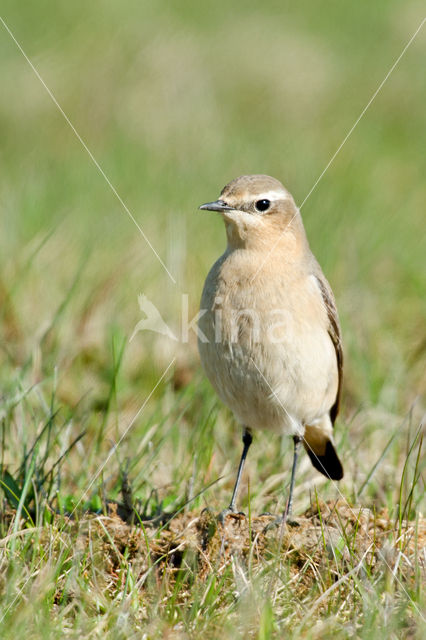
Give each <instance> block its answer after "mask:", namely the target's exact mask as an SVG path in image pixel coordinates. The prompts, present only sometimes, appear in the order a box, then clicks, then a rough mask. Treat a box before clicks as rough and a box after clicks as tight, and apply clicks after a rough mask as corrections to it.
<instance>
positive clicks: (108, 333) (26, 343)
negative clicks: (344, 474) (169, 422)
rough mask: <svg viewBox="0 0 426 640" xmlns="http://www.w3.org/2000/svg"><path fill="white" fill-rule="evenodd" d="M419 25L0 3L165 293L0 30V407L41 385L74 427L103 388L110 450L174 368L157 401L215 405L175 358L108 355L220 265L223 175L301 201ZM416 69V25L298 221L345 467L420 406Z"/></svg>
mask: <svg viewBox="0 0 426 640" xmlns="http://www.w3.org/2000/svg"><path fill="white" fill-rule="evenodd" d="M423 13H424V6H423V5H422V4H421V3H420V2H417V1H415V2H396V1H391V2H389V1H386V2H385V1H379V2H375V3H367V2H361V3H343V2H337V1H335V2H329V3H327V4H326V5H325V4H324V3H313V2H307V1H303V0H302V1H301V2H298V3H291V2H273V1H270V0H266V1H265V2H263V3H261V4H260V3H257V2H251V1H249V2H247V1H244V2H242V1H234V2H214V3H200V2H195V1H183V0H180V1H179V2H176V1H171V2H162V1H158V0H157V1H156V2H146V1H138V2H135V1H133V2H132V1H127V0H124V1H122V2H120V3H119V2H111V1H108V2H107V1H103V2H99V1H93V2H90V3H87V2H82V1H81V0H77V1H75V2H73V3H69V2H62V1H61V2H58V1H55V2H53V1H49V0H37V1H34V2H32V3H26V4H25V5H22V4H17V3H16V2H12V1H10V0H3V2H2V6H1V15H2V17H3V19H4V21H5V23H6V24H7V25H8V27H9V28H10V30H11V31H12V33H13V34H14V36H15V38H16V40H17V41H18V42H19V43H20V45H21V46H22V48H23V50H24V51H25V53H26V55H27V56H28V57H29V59H30V60H31V61H32V63H33V64H34V66H35V67H36V69H37V70H38V72H39V73H40V75H41V76H42V78H43V80H44V81H45V83H46V85H47V87H49V89H50V90H51V91H52V92H53V94H54V96H55V97H56V99H57V101H58V102H59V104H60V105H61V107H62V109H63V110H64V112H65V114H66V115H67V116H68V118H69V119H70V121H71V122H72V124H73V125H74V127H75V129H76V130H77V132H78V134H79V135H80V136H81V138H82V139H83V140H84V141H85V143H86V144H87V146H88V148H89V149H90V151H91V152H92V153H93V155H94V157H95V158H96V160H97V162H98V163H99V165H100V167H101V168H102V170H103V171H104V172H105V174H106V176H108V179H109V180H110V181H111V184H112V185H113V187H114V188H115V189H116V190H117V192H118V194H119V196H120V197H121V198H122V200H123V202H124V203H125V205H126V206H127V207H128V209H129V211H130V212H131V213H132V215H133V216H134V218H135V219H136V220H137V222H138V224H139V225H140V226H141V228H142V229H143V231H144V233H145V234H146V236H147V237H148V238H149V240H150V242H151V243H152V245H153V247H154V248H155V250H156V251H157V252H158V254H159V255H160V256H161V258H162V260H163V261H164V262H165V264H166V265H167V268H168V269H169V271H170V273H171V274H172V275H173V277H174V278H175V280H176V284H174V283H173V282H172V281H171V279H170V278H169V276H168V275H167V273H166V272H165V270H164V269H163V268H162V266H161V265H160V263H159V261H158V260H157V258H156V256H155V255H154V253H153V251H152V250H151V249H150V247H149V246H148V245H147V243H146V241H145V240H144V238H143V237H142V236H141V235H140V233H139V231H138V229H137V228H136V226H135V225H134V223H133V222H132V221H131V220H130V218H129V216H128V214H127V213H126V211H125V210H124V208H123V206H122V204H121V203H120V202H119V201H118V199H117V198H116V197H115V195H114V193H113V192H112V190H111V188H110V187H109V185H108V184H107V182H106V180H105V179H104V177H103V176H102V175H100V173H99V171H98V169H97V168H96V166H95V165H94V163H93V162H92V160H91V158H90V157H89V155H88V153H87V152H86V151H85V149H84V148H83V147H82V145H81V143H80V142H79V140H78V139H77V137H76V135H75V134H74V132H73V131H72V129H71V128H70V126H69V125H68V124H67V122H66V121H65V119H64V117H63V116H62V114H61V113H60V112H59V110H58V108H57V107H56V106H55V104H54V103H53V102H52V100H51V98H50V97H49V95H48V93H47V92H46V90H45V88H44V87H43V85H42V83H41V82H40V80H39V79H38V78H37V77H36V75H35V73H34V71H33V70H32V69H31V67H30V66H29V64H28V63H27V61H26V60H25V58H24V57H23V55H22V53H21V52H20V51H19V49H18V47H17V45H16V43H15V42H14V41H13V39H12V38H11V36H10V35H9V34H8V32H7V31H6V29H5V27H4V25H2V24H0V60H1V78H2V82H1V87H2V88H1V98H0V136H1V146H0V162H1V171H0V207H1V208H0V216H1V218H0V219H1V228H2V233H1V236H0V261H1V262H0V269H1V271H0V304H1V324H0V337H1V350H0V359H1V364H2V366H1V367H0V383H1V388H2V394H3V398H7V399H9V400H10V399H12V400H13V398H16V394H17V393H18V391H19V389H21V390H22V389H28V388H29V387H30V386H31V385H33V384H37V385H41V386H40V387H39V388H41V389H46V393H47V394H48V393H50V390H51V388H53V387H54V389H55V394H56V397H57V398H58V402H59V403H61V404H62V405H65V406H70V407H74V406H76V404H77V403H78V402H79V401H80V400H81V399H82V398H86V400H85V401H86V402H87V403H88V405H87V406H88V407H89V409H88V410H89V414H90V411H92V410H94V411H98V410H99V411H102V410H103V408H104V407H105V406H108V407H110V404H109V399H110V396H111V388H112V387H113V391H114V394H116V395H115V396H114V397H115V398H116V400H115V401H116V417H115V418H114V420H116V423H117V424H116V432H115V433H116V437H117V438H118V437H119V435H120V434H121V433H122V430H120V429H121V427H120V425H119V417H120V419H121V418H122V417H123V415H124V417H126V416H127V415H128V416H130V417H131V416H132V415H133V413H134V412H135V410H136V409H137V408H138V407H139V406H140V405H141V404H142V402H143V401H144V399H145V398H146V396H147V394H148V393H149V392H150V391H151V390H152V387H153V385H154V384H155V383H156V382H157V381H158V379H159V377H160V375H161V374H162V373H163V371H164V370H165V368H166V366H167V365H168V364H169V362H170V361H171V359H172V358H173V357H176V364H175V365H174V367H173V368H174V370H175V373H174V374H173V375H174V385H175V387H174V388H175V389H178V388H180V387H181V386H182V385H183V386H185V385H186V384H187V383H188V384H192V385H193V387H191V389H192V391H191V393H192V394H193V395H192V397H193V398H195V397H196V393H197V389H198V390H199V389H204V391H203V393H205V394H206V397H207V398H208V400H209V401H210V402H215V400H214V394H213V392H211V391H210V389H209V387H208V386H207V385H206V386H205V387H204V386H203V385H205V384H206V383H205V382H204V379H203V376H202V374H201V373H200V367H199V363H198V359H197V352H196V346H195V341H194V340H193V339H192V340H191V342H190V344H189V345H181V344H177V343H175V342H173V341H170V340H169V339H167V338H164V337H163V336H157V335H155V334H151V333H150V334H148V333H139V334H138V335H137V336H136V337H135V338H134V340H133V341H132V342H131V343H130V344H129V343H128V338H129V337H130V336H131V334H132V332H133V329H134V327H135V325H136V323H137V322H138V321H139V320H140V319H141V317H143V314H141V312H140V310H139V307H138V302H137V295H138V294H139V293H141V292H143V293H145V294H146V295H147V296H148V297H149V299H150V300H152V302H153V303H154V304H155V305H156V306H157V307H158V309H159V310H160V312H161V313H162V315H163V317H164V318H165V319H166V320H167V321H168V322H169V324H170V325H171V326H172V327H173V328H174V329H175V330H179V326H180V317H181V294H182V293H187V294H188V296H189V298H188V299H189V313H190V317H192V316H193V315H194V314H195V313H196V312H197V309H198V301H199V296H200V293H201V288H202V284H203V281H204V278H205V276H206V274H207V272H208V269H209V268H210V265H211V264H212V262H213V261H214V260H215V259H216V258H217V257H218V256H219V254H220V253H221V252H222V251H223V249H224V246H225V234H224V229H223V227H222V224H221V222H220V220H219V219H218V218H216V217H214V216H212V215H208V214H205V213H201V212H199V211H197V207H198V205H199V204H200V203H202V202H205V201H208V200H212V199H214V198H216V197H217V195H218V194H219V191H220V189H221V188H222V187H223V186H224V184H225V183H227V182H228V181H229V180H230V179H232V178H234V177H236V176H237V175H240V174H244V173H267V174H270V175H273V176H274V177H277V178H278V179H280V180H281V181H282V182H283V183H284V184H285V186H286V187H287V188H288V189H289V190H290V191H291V192H292V193H293V195H294V197H295V200H296V202H297V203H299V204H300V203H302V202H303V201H304V199H305V197H306V196H307V194H308V193H309V192H310V190H311V188H312V186H313V185H314V183H315V181H316V180H317V178H318V176H319V175H320V174H321V172H322V171H323V170H324V168H325V167H326V165H327V163H328V162H329V160H330V158H331V157H332V155H333V154H334V153H335V151H336V149H337V148H338V147H339V145H340V144H341V143H342V141H343V139H344V137H345V136H346V134H347V133H348V131H349V130H350V128H351V127H352V126H353V124H354V123H355V121H356V119H357V118H358V116H359V115H360V113H361V111H362V110H363V109H364V107H365V106H366V104H367V103H368V101H369V99H370V98H371V96H372V95H373V93H374V92H375V90H376V89H377V87H378V86H379V84H380V83H381V82H382V80H383V79H384V77H385V75H386V74H387V73H388V71H389V70H390V68H391V66H392V64H393V63H394V62H395V60H396V59H397V57H398V55H399V54H400V53H401V51H402V49H403V48H404V46H405V45H406V44H407V42H408V40H409V39H410V37H411V36H412V34H413V33H414V32H415V30H416V29H417V28H418V26H419V25H420V23H421V21H422V19H423V18H424V15H423ZM425 52H426V28H423V29H422V30H421V31H420V33H419V34H418V36H417V38H416V39H415V41H414V42H413V43H412V45H411V46H410V47H409V49H408V50H407V52H406V54H405V55H404V57H403V58H402V60H401V61H400V63H399V64H398V65H397V67H396V69H395V70H394V72H393V73H392V75H391V76H390V78H389V79H388V80H387V82H386V83H385V85H384V86H383V89H382V90H381V92H380V93H379V95H378V96H377V97H376V99H375V100H374V102H373V103H372V105H371V106H370V108H369V109H368V111H367V112H366V113H365V115H364V117H363V118H362V119H361V121H360V123H359V124H358V126H357V128H356V129H355V130H354V132H353V133H352V135H351V136H350V137H349V139H348V140H347V142H346V144H345V145H344V146H343V148H342V149H341V151H340V153H339V154H338V155H337V157H336V158H335V160H334V162H333V163H332V164H331V166H330V167H329V169H328V170H327V172H326V173H325V175H324V176H323V178H322V179H321V181H320V182H319V184H318V185H317V186H316V188H315V189H314V191H313V192H312V194H311V195H310V197H309V198H308V199H307V201H306V202H305V204H304V206H303V211H302V213H303V218H304V221H305V226H306V229H307V233H308V237H309V239H310V243H311V246H312V249H313V251H314V253H315V254H316V255H317V257H318V259H319V261H320V263H321V264H322V265H323V268H324V271H325V273H326V275H327V277H328V278H329V280H330V282H331V284H332V286H333V288H334V291H335V294H336V298H337V303H338V308H339V312H340V315H341V320H342V325H343V334H344V344H345V353H346V374H345V394H344V396H345V401H344V406H343V413H342V421H344V422H345V423H346V424H349V425H351V426H352V427H353V430H352V431H351V430H349V433H350V435H349V436H345V438H349V442H350V444H347V445H346V446H347V447H348V451H349V452H351V451H354V450H356V449H357V448H358V447H359V446H361V447H364V450H365V451H367V449H369V448H370V447H371V442H372V441H368V442H369V444H368V443H367V442H366V441H365V438H366V437H367V436H366V434H367V433H370V432H369V431H368V429H370V430H371V429H372V430H373V431H374V434H375V436H374V437H375V440H374V442H378V443H379V444H380V446H381V447H382V448H383V446H384V444H385V442H386V440H387V439H388V437H389V435H390V433H391V430H392V429H393V428H394V427H395V425H397V424H399V423H400V421H401V420H402V419H403V418H404V416H406V415H407V413H408V412H409V411H410V408H411V407H412V405H413V403H414V402H415V401H417V405H416V406H417V407H418V406H419V404H418V403H419V401H418V398H419V396H421V394H422V392H423V391H424V385H425V373H424V370H425V358H424V356H425V350H426V341H425V337H424V321H425V312H426V308H425V291H426V287H425V269H424V257H425V254H426V251H425V249H426V247H425V232H424V214H425V203H426V181H425V175H426V154H425V149H426V109H425V104H426V83H425V74H424V69H425ZM117 336H118V337H117ZM117 345H119V347H118V346H117ZM121 348H123V349H124V355H123V359H122V362H121V368H120V375H119V376H118V375H117V376H115V374H114V375H113V374H112V373H111V371H113V373H114V366H115V364H114V363H115V362H116V359H117V350H118V351H120V349H121ZM169 377H170V376H169ZM112 379H113V384H112V386H111V380H112ZM194 381H195V382H194ZM43 384H44V385H45V386H44V387H43ZM46 385H47V386H46ZM161 393H162V392H161V390H160V389H159V390H157V391H156V393H155V394H154V396H153V399H155V398H156V397H157V396H158V394H161ZM191 393H190V397H189V400H188V403H187V404H188V405H189V406H190V405H191ZM114 394H113V395H114ZM203 397H204V396H203ZM87 398H89V400H87ZM416 399H417V400H416ZM12 400H10V402H12ZM163 401H164V402H165V403H166V405H165V406H169V405H168V404H167V402H169V404H170V403H173V398H172V399H170V398H169V400H167V399H166V400H164V398H163ZM38 402H40V406H42V405H43V402H44V403H45V404H46V403H47V400H46V399H45V400H44V401H43V402H42V401H41V400H40V401H39V400H37V401H35V403H36V404H37V403H38ZM185 402H187V399H186V400H185ZM30 404H31V403H30ZM161 406H164V405H161ZM420 406H421V404H420ZM160 411H162V410H160ZM220 411H222V412H223V410H220ZM31 412H33V413H31ZM34 412H35V413H36V410H35V409H34V406H32V409H31V411H29V413H30V415H33V419H34V429H35V430H36V428H37V424H38V420H37V419H35V418H34V415H35V413H34ZM82 420H83V419H82ZM84 420H86V421H87V420H88V421H89V423H90V420H91V418H90V417H89V418H87V417H86V418H84ZM226 421H227V422H226ZM24 422H25V421H24ZM101 422H102V420H101ZM194 422H196V418H194V420H192V419H191V418H190V419H189V423H190V424H189V427H188V434H190V433H191V429H190V427H191V426H193V423H194ZM225 422H226V424H229V420H228V417H227V414H226V413H225ZM17 423H19V420H17ZM120 424H121V423H120ZM137 424H140V423H137ZM367 425H368V429H367ZM140 428H141V429H142V431H143V429H144V428H145V426H143V425H142V426H141V427H140ZM17 429H18V430H17V434H18V435H19V433H21V440H22V432H20V431H19V428H17ZM234 432H235V433H234V435H233V436H232V438H233V439H234V440H233V441H235V442H238V440H239V434H238V430H235V429H234ZM138 433H139V436H140V433H141V432H140V431H139V432H138V430H137V425H136V427H135V434H136V435H135V436H134V437H135V438H137V437H138V436H137V434H138ZM16 437H17V436H16ZM188 437H190V436H188ZM218 437H219V436H218ZM229 437H231V436H229ZM372 437H373V436H372ZM259 440H261V438H259ZM17 442H18V443H19V437H17ZM264 446H265V447H266V445H264ZM12 449H13V448H11V449H10V450H9V453H8V454H7V456H9V457H8V458H7V459H8V461H9V462H13V450H12ZM380 450H381V449H380ZM398 451H399V450H398ZM401 451H402V449H401ZM80 455H83V454H80ZM237 455H238V454H237V452H236V454H235V457H237ZM347 455H348V456H350V453H348V454H347ZM366 455H367V453H366ZM377 455H379V451H378V450H377ZM395 455H396V457H398V456H399V454H395ZM7 456H6V457H7ZM224 458H226V456H225V455H224ZM399 459H400V460H402V458H401V457H399ZM372 461H373V460H372ZM393 462H395V460H393V461H391V463H393ZM369 464H370V459H369V461H368V463H367V462H365V468H367V466H368V465H369ZM389 473H392V464H391V466H390V469H389Z"/></svg>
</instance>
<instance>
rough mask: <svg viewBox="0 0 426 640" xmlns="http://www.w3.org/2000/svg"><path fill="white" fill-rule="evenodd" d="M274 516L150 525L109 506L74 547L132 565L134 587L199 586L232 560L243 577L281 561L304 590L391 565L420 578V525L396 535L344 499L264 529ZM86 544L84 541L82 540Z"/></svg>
mask: <svg viewBox="0 0 426 640" xmlns="http://www.w3.org/2000/svg"><path fill="white" fill-rule="evenodd" d="M273 522H274V516H271V515H261V516H258V517H253V518H252V519H251V520H249V519H248V518H247V517H246V516H245V515H243V514H235V515H228V516H227V517H226V518H225V521H224V523H223V524H222V523H220V522H218V521H217V518H216V516H215V515H214V514H213V513H211V512H210V511H208V510H204V511H202V512H201V513H195V512H187V513H182V514H178V515H176V516H175V517H173V518H172V519H171V520H170V521H169V522H168V523H167V524H165V525H162V526H159V527H153V526H149V524H150V523H148V525H147V526H145V527H141V526H139V525H133V526H131V525H129V524H126V523H125V522H123V520H122V519H121V518H120V517H119V516H118V514H117V511H116V509H115V508H114V506H113V507H112V508H111V513H110V515H109V516H97V517H92V518H89V519H87V520H86V521H85V523H84V525H83V527H82V526H81V524H82V523H80V531H79V539H80V544H83V545H86V544H87V543H88V542H90V544H91V545H92V548H95V549H97V551H98V554H99V555H98V558H99V560H100V561H101V559H102V558H103V561H104V563H106V564H107V566H108V570H109V571H110V572H111V573H112V574H113V575H117V574H118V572H119V567H120V566H122V565H123V562H131V563H132V568H133V571H136V572H137V575H138V578H139V580H140V584H141V586H142V585H143V583H144V581H145V579H146V578H147V577H148V576H149V575H151V576H152V575H156V576H159V575H161V576H162V579H164V576H167V579H168V580H171V581H173V580H174V578H175V577H176V575H177V574H178V573H182V571H183V572H187V573H188V575H192V576H193V575H196V576H197V577H198V578H199V579H201V580H205V579H206V577H207V576H208V575H209V574H210V573H211V572H212V571H213V570H214V571H216V572H219V573H220V572H222V571H224V570H225V568H226V567H227V566H229V564H230V563H232V562H238V564H239V566H240V567H241V568H242V570H243V571H245V570H246V569H248V568H257V567H262V566H264V565H265V564H266V563H268V562H273V561H276V560H277V559H278V560H279V562H280V563H281V564H282V563H286V565H287V569H288V571H289V575H290V577H292V576H293V577H295V576H297V575H299V577H300V576H302V577H301V582H302V583H303V584H304V585H305V588H306V589H309V588H310V587H311V586H312V584H313V583H314V582H315V581H317V580H318V579H322V578H321V576H323V575H325V574H326V575H327V582H328V583H330V581H331V582H332V581H333V580H338V579H339V577H341V576H342V568H344V570H345V572H346V571H347V572H349V571H353V570H354V569H356V568H357V567H359V568H361V566H362V567H363V570H365V568H367V570H369V571H372V572H374V571H376V570H377V568H378V567H381V568H382V569H383V570H384V571H393V570H394V569H395V567H396V566H397V564H398V566H399V568H401V567H402V563H401V558H403V560H404V567H405V569H406V570H407V571H408V569H409V567H411V568H412V571H413V573H414V572H415V570H416V569H417V570H418V569H420V571H421V572H423V575H424V572H425V559H426V519H425V518H423V517H419V518H418V521H417V522H408V523H407V522H405V523H404V526H403V527H402V528H401V529H400V528H399V527H398V526H396V525H395V523H394V522H393V521H391V520H390V519H389V516H388V513H387V512H386V510H383V511H381V512H379V513H374V512H373V511H371V510H370V509H366V508H360V507H350V506H349V505H348V504H347V503H345V502H344V501H338V502H335V503H327V504H326V503H321V504H320V505H319V506H318V507H316V508H313V507H311V508H310V509H308V510H307V511H306V512H305V513H304V514H303V515H302V516H301V517H298V518H297V519H296V521H295V522H294V523H292V524H291V525H286V526H285V527H284V528H280V527H277V526H275V527H274V526H271V525H272V523H273ZM89 539H90V540H89Z"/></svg>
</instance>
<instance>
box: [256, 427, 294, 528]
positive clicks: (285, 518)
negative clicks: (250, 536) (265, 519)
mask: <svg viewBox="0 0 426 640" xmlns="http://www.w3.org/2000/svg"><path fill="white" fill-rule="evenodd" d="M301 441H302V438H301V437H300V436H293V444H294V449H293V451H294V453H293V466H292V468H291V478H290V491H289V495H288V500H287V504H286V506H285V509H284V513H283V515H282V516H278V517H277V518H276V519H275V520H273V521H272V522H271V523H270V524H268V525H267V526H266V527H265V532H266V531H269V530H271V529H273V528H274V527H278V526H281V527H282V528H283V527H284V526H285V525H286V524H289V525H291V526H298V523H297V522H295V521H294V520H291V514H292V511H293V490H294V481H295V478H296V467H297V459H298V456H299V446H300V443H301Z"/></svg>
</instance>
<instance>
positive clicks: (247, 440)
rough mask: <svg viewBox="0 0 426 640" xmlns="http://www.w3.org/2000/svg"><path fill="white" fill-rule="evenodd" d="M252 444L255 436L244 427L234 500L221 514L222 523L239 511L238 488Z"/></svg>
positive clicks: (232, 499) (233, 494)
mask: <svg viewBox="0 0 426 640" xmlns="http://www.w3.org/2000/svg"><path fill="white" fill-rule="evenodd" d="M252 442H253V436H252V435H251V432H250V429H247V427H244V430H243V445H244V447H243V452H242V454H241V459H240V464H239V465H238V473H237V479H236V481H235V485H234V490H233V492H232V498H231V502H230V503H229V507H228V508H227V509H225V510H224V511H221V513H220V514H219V520H220V521H222V522H223V521H224V520H225V517H226V516H227V515H228V513H235V512H236V510H237V509H236V500H237V494H238V488H239V486H240V481H241V476H242V474H243V469H244V463H245V461H246V458H247V451H248V450H249V449H250V445H251V443H252Z"/></svg>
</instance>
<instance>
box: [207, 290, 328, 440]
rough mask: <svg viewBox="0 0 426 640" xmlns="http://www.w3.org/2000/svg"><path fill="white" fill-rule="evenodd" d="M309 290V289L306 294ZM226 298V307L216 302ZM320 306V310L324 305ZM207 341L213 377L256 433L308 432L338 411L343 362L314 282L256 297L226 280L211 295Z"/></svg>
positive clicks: (223, 302) (209, 370) (224, 397)
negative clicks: (290, 293)
mask: <svg viewBox="0 0 426 640" xmlns="http://www.w3.org/2000/svg"><path fill="white" fill-rule="evenodd" d="M300 287H302V290H301V288H300ZM217 299H219V300H220V302H219V304H215V302H214V301H215V300H217ZM316 305H318V306H316ZM201 307H202V309H203V308H204V309H207V312H206V313H205V314H204V315H203V316H202V317H201V318H200V321H199V327H200V329H201V331H202V332H203V335H204V336H205V337H206V338H207V341H204V340H202V339H200V340H199V351H200V357H201V361H202V364H203V367H204V369H205V371H206V374H207V376H208V378H209V380H210V382H211V384H212V385H213V387H214V388H215V390H216V392H217V393H218V395H219V397H220V398H221V400H222V401H223V402H224V403H225V404H226V405H227V406H228V407H229V408H230V409H231V410H232V411H233V413H234V414H235V417H236V419H237V420H238V421H239V422H241V424H244V425H245V426H248V427H251V428H253V429H270V430H272V431H275V432H278V433H288V434H295V433H300V434H302V433H303V430H304V427H305V425H306V424H315V422H316V421H318V420H320V419H321V418H322V417H323V416H324V415H325V414H326V413H327V412H328V411H329V409H330V407H331V406H332V404H333V403H334V400H335V397H336V392H337V377H338V376H337V363H336V355H335V351H334V346H333V344H332V341H331V339H330V337H329V335H328V333H327V330H326V324H325V319H324V322H318V314H320V316H319V317H320V319H321V318H322V316H321V314H322V313H326V312H325V310H323V309H322V302H321V297H320V294H319V293H318V296H317V294H316V291H315V288H314V287H313V284H312V282H310V281H309V279H307V280H306V282H305V281H303V282H302V283H301V284H300V286H299V289H298V290H297V295H296V296H293V298H290V297H289V296H288V295H286V291H285V282H284V283H283V288H282V290H280V293H279V295H275V296H267V295H264V293H263V292H262V289H261V288H258V289H257V293H256V296H255V295H254V293H253V290H252V288H251V286H250V283H247V286H246V287H245V286H244V285H241V284H240V286H239V288H238V289H234V290H233V291H232V292H229V290H228V288H227V286H226V283H225V282H222V281H221V279H220V278H218V280H217V281H216V282H215V283H214V287H211V286H210V287H209V288H207V289H205V291H204V292H203V297H202V302H201Z"/></svg>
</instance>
